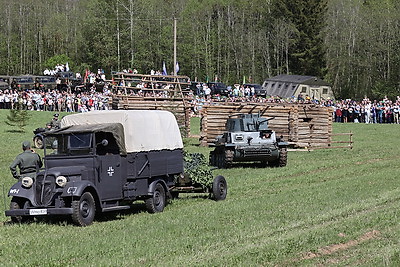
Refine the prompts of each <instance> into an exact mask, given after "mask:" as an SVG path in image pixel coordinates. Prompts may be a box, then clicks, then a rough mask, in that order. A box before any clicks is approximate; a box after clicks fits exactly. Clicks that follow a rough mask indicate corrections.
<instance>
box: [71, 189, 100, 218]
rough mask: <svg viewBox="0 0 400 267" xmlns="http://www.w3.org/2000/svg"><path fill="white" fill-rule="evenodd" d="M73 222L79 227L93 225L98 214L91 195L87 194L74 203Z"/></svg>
mask: <svg viewBox="0 0 400 267" xmlns="http://www.w3.org/2000/svg"><path fill="white" fill-rule="evenodd" d="M72 209H73V211H72V221H73V222H74V223H75V224H76V225H79V226H88V225H90V224H92V222H93V220H94V215H95V214H96V203H95V201H94V198H93V196H92V194H91V193H89V192H85V193H83V195H82V196H81V197H80V199H79V200H74V201H72Z"/></svg>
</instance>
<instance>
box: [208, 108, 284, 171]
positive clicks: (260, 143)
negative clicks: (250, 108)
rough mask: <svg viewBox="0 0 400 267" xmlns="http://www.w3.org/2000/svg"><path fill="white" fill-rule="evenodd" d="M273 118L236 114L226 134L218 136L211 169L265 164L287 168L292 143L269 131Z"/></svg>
mask: <svg viewBox="0 0 400 267" xmlns="http://www.w3.org/2000/svg"><path fill="white" fill-rule="evenodd" d="M272 119H274V118H273V117H272V118H262V117H261V116H260V114H258V113H257V114H242V113H240V114H234V115H231V116H230V117H229V118H228V120H227V122H226V132H225V133H223V134H222V135H219V136H217V138H216V141H215V149H214V151H211V152H210V165H212V166H217V167H218V168H227V167H229V166H231V165H232V164H233V163H234V162H261V163H262V164H263V165H269V166H274V167H283V166H286V163H287V146H288V143H287V142H285V141H283V138H282V137H277V136H276V133H275V131H273V130H271V129H270V128H269V127H268V121H270V120H272Z"/></svg>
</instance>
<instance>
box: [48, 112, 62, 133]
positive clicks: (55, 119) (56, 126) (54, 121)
mask: <svg viewBox="0 0 400 267" xmlns="http://www.w3.org/2000/svg"><path fill="white" fill-rule="evenodd" d="M50 125H51V129H52V130H57V129H60V128H61V122H60V121H59V120H58V113H56V114H54V115H53V119H52V120H51V122H50Z"/></svg>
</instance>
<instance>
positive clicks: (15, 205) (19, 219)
mask: <svg viewBox="0 0 400 267" xmlns="http://www.w3.org/2000/svg"><path fill="white" fill-rule="evenodd" d="M28 207H29V200H26V199H22V198H19V197H13V198H12V199H11V203H10V210H19V209H26V208H28ZM11 221H12V222H13V223H24V222H27V221H29V216H12V217H11Z"/></svg>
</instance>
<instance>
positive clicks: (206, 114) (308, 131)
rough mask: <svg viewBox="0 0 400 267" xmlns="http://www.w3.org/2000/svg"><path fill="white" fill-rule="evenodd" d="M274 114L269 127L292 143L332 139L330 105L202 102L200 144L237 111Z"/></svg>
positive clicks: (219, 130)
mask: <svg viewBox="0 0 400 267" xmlns="http://www.w3.org/2000/svg"><path fill="white" fill-rule="evenodd" d="M258 112H259V113H260V115H261V116H262V117H265V118H274V119H272V120H270V121H269V122H268V123H269V127H270V128H271V129H272V130H274V131H275V132H276V134H277V136H283V138H284V140H285V141H288V142H289V143H290V144H292V145H293V146H294V147H312V146H314V147H316V146H322V145H323V146H326V145H327V144H328V143H330V142H331V134H332V108H327V107H320V106H316V105H312V104H283V103H280V104H274V103H225V102H218V103H212V104H209V105H205V106H203V108H202V110H201V136H200V144H201V145H203V146H207V145H209V144H211V143H213V142H214V141H215V138H216V137H217V136H218V135H220V134H222V133H223V132H224V131H225V127H226V120H227V119H228V118H229V116H232V115H234V114H238V113H244V114H250V113H258Z"/></svg>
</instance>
